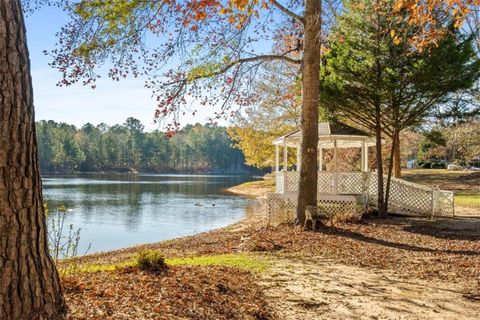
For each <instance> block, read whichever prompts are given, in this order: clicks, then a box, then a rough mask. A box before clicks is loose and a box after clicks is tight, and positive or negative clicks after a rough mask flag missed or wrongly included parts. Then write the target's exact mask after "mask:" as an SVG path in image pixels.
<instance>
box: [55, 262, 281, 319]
mask: <svg viewBox="0 0 480 320" xmlns="http://www.w3.org/2000/svg"><path fill="white" fill-rule="evenodd" d="M62 282H63V286H64V291H65V296H66V300H67V304H68V306H69V308H70V313H69V315H68V317H67V319H70V320H73V319H75V320H79V319H118V320H122V319H125V320H127V319H128V320H130V319H219V320H221V319H258V320H269V319H277V317H275V315H274V313H273V312H272V311H271V310H270V309H269V308H268V306H267V303H266V302H265V298H264V296H263V294H262V293H261V291H260V289H259V288H258V286H257V285H256V284H255V281H254V278H253V276H252V275H251V274H250V273H248V272H246V271H241V270H232V269H231V268H225V267H215V266H208V267H170V268H169V269H168V271H167V272H164V273H161V274H152V273H148V272H143V271H140V270H139V269H138V268H135V267H128V268H123V269H118V270H116V271H111V272H94V273H80V274H76V275H75V276H65V277H63V279H62Z"/></svg>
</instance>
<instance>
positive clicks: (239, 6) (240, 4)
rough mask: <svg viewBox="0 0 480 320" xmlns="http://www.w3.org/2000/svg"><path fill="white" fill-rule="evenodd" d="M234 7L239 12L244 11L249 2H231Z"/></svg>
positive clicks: (237, 0)
mask: <svg viewBox="0 0 480 320" xmlns="http://www.w3.org/2000/svg"><path fill="white" fill-rule="evenodd" d="M231 2H232V4H233V6H234V7H235V8H237V9H239V10H244V9H245V8H246V6H247V5H248V0H231Z"/></svg>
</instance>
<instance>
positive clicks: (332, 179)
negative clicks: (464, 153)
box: [268, 171, 455, 221]
mask: <svg viewBox="0 0 480 320" xmlns="http://www.w3.org/2000/svg"><path fill="white" fill-rule="evenodd" d="M298 183H299V173H298V172H296V171H287V172H277V173H276V193H272V194H269V195H268V207H269V215H270V216H271V217H272V219H273V220H278V221H290V220H292V218H293V217H294V216H295V208H296V201H297V199H296V198H297V192H298ZM385 188H386V186H385ZM317 189H318V193H319V198H318V200H317V205H318V206H319V207H321V208H322V209H323V210H324V211H325V212H327V213H330V212H331V214H335V213H338V212H348V211H350V212H352V214H358V212H359V211H361V209H363V208H364V206H363V205H365V204H367V203H368V205H369V206H370V207H376V206H377V194H378V184H377V176H376V174H375V173H368V172H339V173H334V172H324V171H322V172H318V187H317ZM335 189H336V190H337V192H336V193H335V192H334V191H335ZM352 195H356V196H357V202H356V204H355V206H354V205H352V204H351V203H350V201H351V199H352V198H350V201H347V200H346V199H347V198H345V197H349V196H352ZM353 198H355V197H353ZM359 200H360V201H359ZM354 207H355V208H354ZM359 208H360V209H359ZM389 211H391V212H394V213H401V214H407V215H423V216H454V215H455V208H454V194H453V192H451V191H444V190H438V189H434V188H430V187H427V186H423V185H419V184H416V183H411V182H408V181H405V180H402V179H396V178H392V181H391V186H390V199H389Z"/></svg>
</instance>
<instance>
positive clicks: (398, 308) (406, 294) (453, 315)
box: [261, 259, 480, 320]
mask: <svg viewBox="0 0 480 320" xmlns="http://www.w3.org/2000/svg"><path fill="white" fill-rule="evenodd" d="M261 284H262V285H263V286H264V288H265V292H266V295H267V298H268V300H269V301H270V303H272V307H274V309H275V310H276V311H277V312H278V314H279V316H280V319H285V320H290V319H291V320H307V319H308V320H311V319H318V320H320V319H457V320H458V319H472V320H473V319H479V318H480V301H475V300H469V299H467V298H465V297H464V295H463V293H462V290H461V288H459V287H457V286H455V285H450V284H446V283H441V282H432V281H428V282H426V281H422V280H418V279H411V280H402V279H398V277H397V276H394V275H393V274H390V273H388V272H387V271H385V270H369V269H366V268H358V267H353V266H346V265H342V264H339V263H337V262H335V261H325V260H316V261H304V260H302V261H298V260H294V259H279V260H275V262H274V263H272V269H271V272H270V273H268V274H264V275H263V277H262V279H261Z"/></svg>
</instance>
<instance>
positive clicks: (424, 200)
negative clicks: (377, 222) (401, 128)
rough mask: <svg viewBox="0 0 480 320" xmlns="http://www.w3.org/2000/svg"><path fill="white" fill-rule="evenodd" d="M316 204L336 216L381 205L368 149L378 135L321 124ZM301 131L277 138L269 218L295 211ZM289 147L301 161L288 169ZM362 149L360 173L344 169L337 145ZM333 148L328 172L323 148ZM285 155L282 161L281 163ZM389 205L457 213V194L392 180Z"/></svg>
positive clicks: (405, 210) (414, 210) (404, 209)
mask: <svg viewBox="0 0 480 320" xmlns="http://www.w3.org/2000/svg"><path fill="white" fill-rule="evenodd" d="M318 140H319V141H318V155H319V157H318V168H319V171H318V180H317V206H318V207H321V208H323V209H324V211H329V213H330V214H332V215H334V214H337V213H339V212H342V213H344V212H350V213H351V214H359V213H360V212H363V211H364V210H365V209H367V208H368V207H373V208H375V207H376V205H377V194H378V192H377V190H378V183H377V174H372V173H370V172H369V166H368V148H369V147H371V146H375V137H374V136H372V135H370V134H368V133H366V132H364V131H362V130H359V129H356V128H353V127H350V126H348V125H345V124H342V123H338V122H322V123H319V125H318ZM301 141H302V132H301V131H300V130H297V131H294V132H291V133H289V134H286V135H284V136H281V137H278V138H277V139H275V140H274V141H273V144H274V145H275V193H270V194H268V195H267V200H268V201H267V202H268V211H269V216H270V219H271V220H272V215H274V214H275V215H277V216H278V213H281V216H283V218H282V220H285V219H291V218H292V217H293V216H294V215H295V208H296V201H297V197H298V185H299V178H300V163H301V159H300V146H301ZM288 148H294V149H296V154H297V161H296V162H297V163H296V166H295V168H291V169H292V170H289V167H288ZM344 148H359V149H360V150H361V165H360V170H357V171H341V170H339V169H340V168H339V166H338V158H337V153H338V149H344ZM326 149H333V170H331V171H325V170H323V151H324V150H326ZM281 153H282V154H283V156H282V157H283V159H282V161H280V158H281ZM390 190H391V192H390V197H389V199H390V201H389V208H390V209H391V210H392V211H394V212H397V213H403V214H413V215H431V216H433V215H450V216H451V215H453V214H454V207H453V192H451V191H443V190H438V189H434V188H431V187H427V186H423V185H419V184H414V183H411V182H407V181H404V180H401V179H395V178H392V181H391V187H390Z"/></svg>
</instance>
